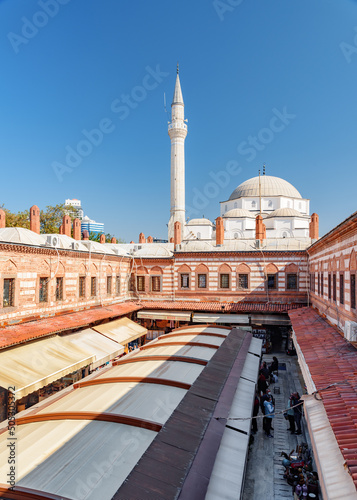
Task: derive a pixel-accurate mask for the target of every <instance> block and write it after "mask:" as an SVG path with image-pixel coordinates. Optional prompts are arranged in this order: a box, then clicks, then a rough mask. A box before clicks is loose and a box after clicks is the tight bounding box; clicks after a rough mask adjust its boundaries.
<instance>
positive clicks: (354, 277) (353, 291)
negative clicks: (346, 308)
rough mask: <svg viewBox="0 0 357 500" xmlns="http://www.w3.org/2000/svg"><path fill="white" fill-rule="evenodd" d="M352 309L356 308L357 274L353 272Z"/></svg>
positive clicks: (351, 285) (351, 284)
mask: <svg viewBox="0 0 357 500" xmlns="http://www.w3.org/2000/svg"><path fill="white" fill-rule="evenodd" d="M350 287H351V309H356V275H355V274H351V283H350Z"/></svg>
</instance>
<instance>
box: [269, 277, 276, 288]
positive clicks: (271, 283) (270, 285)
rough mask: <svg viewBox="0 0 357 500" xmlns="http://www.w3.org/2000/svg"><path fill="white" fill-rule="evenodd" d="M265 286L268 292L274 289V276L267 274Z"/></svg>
mask: <svg viewBox="0 0 357 500" xmlns="http://www.w3.org/2000/svg"><path fill="white" fill-rule="evenodd" d="M267 285H268V289H269V290H275V289H276V274H268V276H267Z"/></svg>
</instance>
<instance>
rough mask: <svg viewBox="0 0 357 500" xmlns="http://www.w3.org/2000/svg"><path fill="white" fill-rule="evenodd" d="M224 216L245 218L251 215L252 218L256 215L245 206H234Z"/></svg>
mask: <svg viewBox="0 0 357 500" xmlns="http://www.w3.org/2000/svg"><path fill="white" fill-rule="evenodd" d="M223 217H232V218H235V219H237V218H244V219H246V218H247V217H249V218H250V219H252V218H253V219H254V218H255V215H254V214H252V213H251V212H249V210H244V208H233V209H232V210H228V212H226V213H225V214H224V215H223Z"/></svg>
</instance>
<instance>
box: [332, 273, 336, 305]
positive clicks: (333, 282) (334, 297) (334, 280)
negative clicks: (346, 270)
mask: <svg viewBox="0 0 357 500" xmlns="http://www.w3.org/2000/svg"><path fill="white" fill-rule="evenodd" d="M332 293H333V300H334V302H336V297H337V295H336V274H333V276H332Z"/></svg>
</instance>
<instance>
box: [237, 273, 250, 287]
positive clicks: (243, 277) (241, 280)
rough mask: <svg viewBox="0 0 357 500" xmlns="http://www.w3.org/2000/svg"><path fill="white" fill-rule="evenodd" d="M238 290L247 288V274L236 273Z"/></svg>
mask: <svg viewBox="0 0 357 500" xmlns="http://www.w3.org/2000/svg"><path fill="white" fill-rule="evenodd" d="M238 288H239V290H248V274H238Z"/></svg>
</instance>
